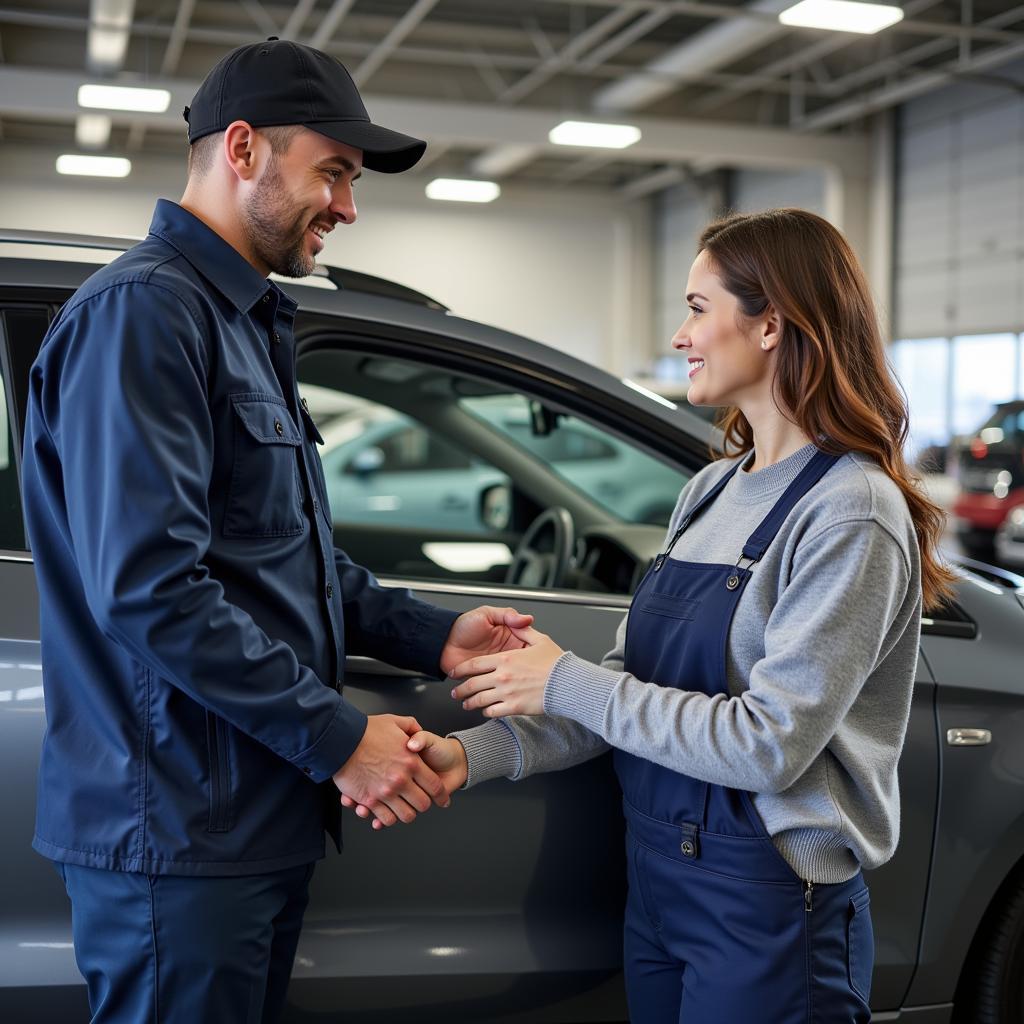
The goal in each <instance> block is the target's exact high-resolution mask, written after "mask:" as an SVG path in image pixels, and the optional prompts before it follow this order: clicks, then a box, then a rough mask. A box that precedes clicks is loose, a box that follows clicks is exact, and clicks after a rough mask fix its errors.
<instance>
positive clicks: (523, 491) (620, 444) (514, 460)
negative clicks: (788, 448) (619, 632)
mask: <svg viewBox="0 0 1024 1024" xmlns="http://www.w3.org/2000/svg"><path fill="white" fill-rule="evenodd" d="M298 369H299V389H300V391H301V393H302V395H303V397H304V398H305V399H306V402H307V405H308V408H309V412H310V414H311V416H312V417H313V419H314V421H315V422H316V424H317V427H318V428H319V430H320V433H321V435H322V437H323V442H324V443H323V445H322V446H321V447H320V449H319V451H320V457H321V462H322V464H323V472H324V486H325V490H326V497H327V506H328V508H329V510H330V516H331V521H332V524H333V526H334V532H335V540H336V543H337V544H338V546H339V547H341V548H342V549H343V550H345V551H346V552H347V553H348V554H349V555H350V556H351V557H352V558H353V559H355V560H356V561H358V562H360V563H361V564H363V565H366V566H367V567H368V568H370V569H372V570H373V571H374V572H376V573H377V574H378V575H385V576H399V577H402V578H405V579H425V580H448V581H450V580H460V581H463V582H496V583H497V582H500V583H509V584H510V585H522V586H536V585H539V581H541V580H544V579H547V578H548V577H547V576H545V573H544V571H542V569H543V565H546V564H548V563H549V562H550V560H551V558H552V557H553V555H554V553H555V552H554V550H551V551H546V550H545V544H550V546H551V547H552V548H557V539H558V538H557V536H556V535H554V534H553V535H552V537H551V538H550V539H549V538H547V537H546V535H545V534H544V533H542V534H541V537H542V540H541V542H540V552H539V554H540V557H539V559H537V560H536V561H537V564H538V565H540V566H541V567H542V568H537V566H535V565H533V564H532V563H531V566H530V567H529V569H530V571H528V572H525V573H524V574H523V576H522V579H520V578H518V577H514V576H513V575H511V571H512V568H513V564H514V558H513V556H514V555H515V553H516V552H517V550H518V548H519V545H520V542H521V541H522V539H523V537H524V535H525V534H527V532H528V529H529V527H530V526H531V524H533V523H534V522H535V520H536V519H537V518H538V517H539V516H541V515H542V514H543V513H545V512H546V511H547V510H550V509H553V508H566V509H568V510H570V511H571V510H572V509H576V510H577V513H579V510H580V509H581V508H582V509H583V514H582V515H581V516H580V518H581V519H582V520H583V521H585V523H586V524H587V526H588V528H592V527H594V526H595V525H596V526H597V527H599V528H600V530H601V531H603V533H605V534H609V531H610V534H609V535H608V536H605V537H604V540H605V541H607V543H606V544H605V545H604V547H602V548H601V550H599V551H598V550H596V549H595V550H592V551H589V552H588V551H587V550H585V549H580V550H579V551H577V552H576V553H577V556H578V557H577V558H576V560H575V561H572V560H571V561H572V570H571V571H570V572H569V573H568V574H567V577H566V579H565V580H564V581H562V582H560V583H559V584H555V585H556V586H566V587H570V588H573V589H583V590H587V589H590V590H602V591H612V592H617V593H626V592H628V591H629V590H630V589H631V587H632V586H634V585H635V583H636V580H637V572H638V570H640V569H642V568H643V567H645V566H646V564H647V562H648V561H649V558H650V557H653V553H654V552H655V551H656V548H657V545H659V544H660V543H661V542H662V540H663V538H664V529H665V526H666V525H667V523H668V520H669V517H670V516H671V513H672V510H673V508H674V507H675V504H676V500H677V498H678V496H679V491H680V490H681V488H682V486H683V484H684V483H685V482H686V479H687V475H686V474H684V473H683V472H681V471H680V470H678V469H675V468H673V467H671V466H667V465H665V464H663V463H662V462H660V461H658V460H657V459H655V458H654V457H652V456H651V455H649V454H648V453H646V452H645V451H643V450H641V449H640V448H639V447H638V446H636V445H633V444H631V443H630V442H628V441H626V440H623V439H622V438H621V437H620V436H618V435H617V434H614V433H612V432H611V431H609V430H606V429H605V428H603V427H601V426H599V425H597V424H595V423H592V422H590V421H589V420H584V419H581V418H578V417H575V416H572V415H569V414H567V413H565V412H564V411H562V410H559V409H557V408H555V407H554V405H551V404H550V402H549V405H547V406H545V405H544V404H543V403H541V402H540V401H539V400H538V399H537V397H536V396H534V395H531V394H527V393H526V392H524V391H517V390H515V389H513V388H512V387H510V386H503V385H499V384H496V383H495V382H493V381H487V380H485V379H482V378H478V377H475V376H473V375H471V374H468V373H461V372H454V371H451V370H447V369H444V368H441V367H438V366H435V365H428V364H425V363H418V362H416V361H415V360H414V359H402V358H395V357H392V356H387V357H383V356H371V355H366V354H360V353H358V352H353V351H351V350H348V349H344V350H343V349H340V348H339V349H318V350H316V351H313V352H306V353H304V354H303V355H302V356H301V357H300V360H299V368H298ZM605 524H607V530H605V529H604V527H605ZM574 526H575V524H574ZM638 527H639V531H638ZM615 531H620V533H621V534H622V536H623V537H624V538H626V535H627V534H628V538H627V539H626V541H625V542H624V543H623V544H619V543H618V539H619V538H618V536H617V535H616V534H615ZM630 531H632V533H630ZM584 565H585V567H586V571H584V568H583V567H584Z"/></svg>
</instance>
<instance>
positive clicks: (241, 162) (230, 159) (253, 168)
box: [223, 121, 264, 181]
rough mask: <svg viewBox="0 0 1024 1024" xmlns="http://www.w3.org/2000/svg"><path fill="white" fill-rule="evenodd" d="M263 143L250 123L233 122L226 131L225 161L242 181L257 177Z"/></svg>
mask: <svg viewBox="0 0 1024 1024" xmlns="http://www.w3.org/2000/svg"><path fill="white" fill-rule="evenodd" d="M263 141H264V140H263V139H261V138H259V137H258V136H257V134H256V129H255V128H253V126H252V125H251V124H249V122H248V121H232V122H231V124H229V125H228V126H227V128H225V129H224V143H223V153H224V159H225V161H226V162H227V165H228V167H229V168H230V169H231V172H232V173H233V174H234V175H235V176H236V177H238V178H239V179H241V180H242V181H251V180H252V179H253V178H255V177H256V175H257V173H258V170H259V162H260V150H261V148H262V145H263Z"/></svg>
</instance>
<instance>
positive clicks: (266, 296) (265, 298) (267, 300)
mask: <svg viewBox="0 0 1024 1024" xmlns="http://www.w3.org/2000/svg"><path fill="white" fill-rule="evenodd" d="M263 301H264V302H269V301H270V292H267V294H266V295H264V296H263Z"/></svg>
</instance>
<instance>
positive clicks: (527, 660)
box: [428, 628, 565, 763]
mask: <svg viewBox="0 0 1024 1024" xmlns="http://www.w3.org/2000/svg"><path fill="white" fill-rule="evenodd" d="M515 635H516V636H517V637H519V639H521V640H524V641H526V644H527V646H526V647H524V648H523V649H522V650H519V651H505V652H504V653H502V654H487V655H484V656H483V657H479V658H470V659H469V660H468V661H464V662H462V664H461V665H456V666H455V668H454V669H452V671H451V672H450V673H449V675H450V676H451V677H452V679H461V680H463V682H462V683H460V685H458V686H456V687H455V689H454V690H452V697H454V698H455V699H456V700H461V701H462V706H463V708H465V709H466V710H467V711H472V710H474V709H476V708H481V709H482V710H483V713H484V715H485V716H486V717H488V718H504V717H505V716H506V715H542V714H544V687H545V686H546V685H547V681H548V677H549V676H550V675H551V670H552V668H554V665H555V662H556V661H558V659H559V658H560V657H561V656H562V655H563V654H564V653H565V652H564V651H563V650H562V648H561V647H559V646H558V644H556V643H555V642H554V640H552V639H551V637H549V636H547V635H546V634H544V633H541V632H538V631H537V630H536V629H532V628H527V629H516V630H515ZM428 763H429V762H428Z"/></svg>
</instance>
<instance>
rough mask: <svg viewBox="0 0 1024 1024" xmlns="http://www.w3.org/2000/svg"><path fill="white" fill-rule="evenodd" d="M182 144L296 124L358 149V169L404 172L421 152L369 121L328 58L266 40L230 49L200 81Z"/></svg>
mask: <svg viewBox="0 0 1024 1024" xmlns="http://www.w3.org/2000/svg"><path fill="white" fill-rule="evenodd" d="M184 117H185V120H186V121H187V122H188V141H189V143H193V142H195V141H196V139H201V138H202V137H203V136H204V135H212V134H213V133H214V132H222V131H224V129H225V128H227V126H228V125H229V124H231V122H232V121H248V122H249V124H251V125H252V126H253V127H254V128H267V127H269V126H271V125H286V124H301V125H304V126H305V127H307V128H311V129H312V130H313V131H315V132H319V133H320V134H321V135H326V136H327V137H328V138H329V139H334V140H335V142H343V143H345V145H347V146H355V147H356V148H357V149H361V150H362V151H363V166H364V167H367V168H369V169H370V170H371V171H384V172H385V173H388V174H394V173H397V172H398V171H407V170H408V169H409V168H410V167H412V166H413V164H415V163H416V161H417V160H419V158H420V157H421V156H423V151H424V150H425V149H426V148H427V144H426V143H425V142H423V141H422V140H421V139H414V138H413V137H412V136H411V135H403V134H402V133H401V132H396V131H392V130H391V129H390V128H382V127H381V126H380V125H378V124H372V123H371V121H370V116H369V114H367V113H366V107H365V106H363V101H362V98H361V97H360V95H359V90H358V89H357V88H356V83H355V82H353V81H352V76H351V75H350V74H349V73H348V71H347V70H346V68H345V66H344V65H343V64H342V63H341V62H340V61H338V60H335V58H334V57H329V56H328V55H327V54H326V53H322V52H321V51H320V50H314V49H313V48H312V47H311V46H303V45H302V44H301V43H293V42H289V41H288V40H284V39H278V38H277V37H276V36H271V37H270V38H269V39H268V40H267V41H266V42H264V43H251V44H250V45H248V46H240V47H239V48H238V49H237V50H232V51H231V53H229V54H228V55H227V56H226V57H225V58H224V59H223V60H221V61H220V62H219V63H218V64H217V65H216V67H214V69H213V70H212V71H211V72H210V73H209V74H208V75H207V76H206V79H205V80H204V81H203V84H202V85H201V86H199V91H198V92H197V93H196V94H195V96H193V97H192V102H191V103H190V104H189V105H188V106H187V107H186V108H185V110H184Z"/></svg>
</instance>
